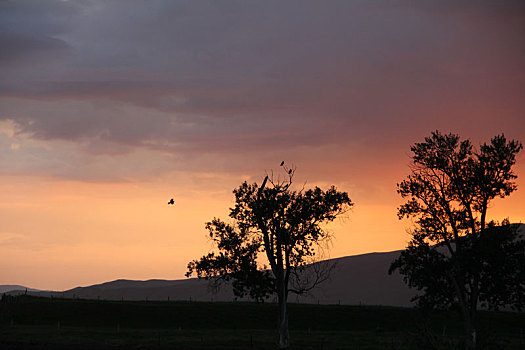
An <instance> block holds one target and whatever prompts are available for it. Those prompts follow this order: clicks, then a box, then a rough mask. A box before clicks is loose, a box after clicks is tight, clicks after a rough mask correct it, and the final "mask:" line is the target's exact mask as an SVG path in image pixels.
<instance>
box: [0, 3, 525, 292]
mask: <svg viewBox="0 0 525 350" xmlns="http://www.w3.org/2000/svg"><path fill="white" fill-rule="evenodd" d="M0 43H1V45H2V51H1V53H0V64H1V67H2V68H1V69H0V164H1V167H0V193H1V196H0V222H1V224H0V284H19V285H24V286H28V287H31V288H38V289H46V290H65V289H70V288H74V287H76V286H85V285H91V284H95V283H102V282H105V281H109V280H115V279H119V278H126V279H141V280H144V279H153V278H162V279H180V278H184V273H185V272H186V265H187V263H188V262H189V261H190V260H192V259H196V258H199V257H200V256H202V255H204V254H206V253H208V251H209V250H210V249H211V247H212V246H211V243H210V242H209V241H208V239H207V232H206V230H205V228H204V224H205V222H206V221H209V220H211V219H213V218H214V217H221V218H223V219H227V216H228V209H229V208H230V207H231V206H232V205H233V201H234V196H233V194H232V190H233V189H234V188H236V187H238V186H239V185H240V184H241V183H242V182H243V181H248V182H257V183H260V182H261V180H262V179H263V178H264V175H265V174H266V172H271V171H274V172H276V174H277V173H278V172H279V163H280V162H281V161H282V160H284V161H285V162H286V163H287V164H293V165H294V166H296V168H297V173H296V178H295V179H294V183H295V185H296V186H297V187H296V188H300V187H301V186H302V184H304V183H306V187H307V188H309V187H314V186H320V187H321V188H324V189H326V188H328V187H329V186H331V185H335V186H336V187H337V188H338V189H339V190H342V191H346V192H348V193H349V196H350V198H351V199H352V201H353V202H354V203H355V207H354V208H353V209H352V210H351V211H350V212H348V214H347V215H346V216H345V217H344V218H342V219H338V220H336V221H335V222H334V223H333V224H332V225H330V226H329V227H328V228H329V229H330V230H331V231H332V232H333V236H334V240H333V242H332V247H331V250H330V253H329V256H326V257H330V258H335V257H341V256H348V255H354V254H364V253H369V252H378V251H391V250H398V249H403V248H404V247H405V246H406V243H407V241H408V240H409V239H410V237H409V235H408V234H407V232H406V230H407V229H409V228H410V227H411V223H410V221H408V220H403V221H399V220H398V218H397V215H396V209H397V207H398V206H399V205H400V204H401V203H402V199H401V198H400V196H399V195H398V194H397V193H396V184H397V183H399V182H401V181H402V180H403V179H404V177H405V176H406V175H408V173H409V167H408V165H409V162H410V146H411V145H413V144H414V143H415V142H421V141H423V140H424V138H425V137H426V136H429V135H430V133H431V132H432V131H434V130H439V131H441V132H442V133H449V132H451V133H456V134H458V135H460V137H461V138H463V139H467V138H468V139H471V140H472V142H473V144H474V145H475V146H478V145H479V144H480V143H481V142H488V141H490V138H491V137H493V136H495V135H497V134H501V133H504V134H505V136H506V137H507V138H508V139H517V140H519V141H521V142H522V143H525V66H524V62H525V51H524V50H523V47H525V6H524V5H523V3H522V2H519V1H502V2H501V3H499V2H498V4H493V3H491V2H485V1H481V2H476V3H475V4H472V3H470V2H467V1H444V2H435V3H433V5H430V3H426V4H423V3H419V2H393V3H392V2H368V1H353V2H334V3H331V4H330V5H328V4H326V3H324V2H321V1H301V2H290V3H288V2H287V3H284V4H283V3H280V2H261V3H246V2H242V1H239V2H237V1H234V2H228V3H220V2H213V1H212V2H194V1H168V0H155V1H151V2H148V3H147V5H146V3H144V2H137V1H112V2H97V1H80V0H79V1H75V0H70V1H67V2H64V1H58V0H57V1H54V0H45V1H4V2H0ZM515 173H516V174H517V175H518V179H517V184H518V190H517V191H516V192H515V193H513V194H511V195H510V196H509V197H507V198H505V199H496V200H495V201H494V202H493V205H492V207H491V208H490V209H489V215H490V218H491V219H495V220H502V219H504V218H507V217H508V218H510V220H511V222H523V223H525V210H524V203H525V152H523V151H522V152H521V153H520V154H519V155H518V158H517V164H516V167H515ZM170 198H174V200H175V204H174V205H173V206H171V205H168V204H167V203H168V200H169V199H170Z"/></svg>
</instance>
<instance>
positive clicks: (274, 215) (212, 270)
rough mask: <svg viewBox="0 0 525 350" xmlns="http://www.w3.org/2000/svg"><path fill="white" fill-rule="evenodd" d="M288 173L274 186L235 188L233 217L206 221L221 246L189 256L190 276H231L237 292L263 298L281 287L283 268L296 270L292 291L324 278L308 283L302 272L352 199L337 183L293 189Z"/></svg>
mask: <svg viewBox="0 0 525 350" xmlns="http://www.w3.org/2000/svg"><path fill="white" fill-rule="evenodd" d="M287 174H289V179H288V181H286V182H285V181H275V182H274V181H273V180H272V179H269V183H270V184H271V186H265V187H263V186H262V185H261V186H258V185H257V184H256V183H254V184H248V183H247V182H244V183H243V184H242V185H241V186H239V188H237V189H235V190H234V191H233V193H234V195H235V206H234V207H233V208H231V209H230V217H231V218H232V219H233V223H226V222H224V221H222V220H220V219H217V218H215V219H213V220H212V221H210V222H208V223H206V229H207V230H208V231H209V235H210V238H211V239H212V240H213V242H214V243H215V244H216V246H217V249H218V252H211V253H209V254H208V255H206V256H204V257H202V258H201V259H200V260H194V261H192V262H190V263H189V264H188V272H187V274H186V275H187V276H190V275H191V274H193V273H195V274H196V275H197V276H198V277H206V278H217V279H220V280H226V281H231V282H232V284H233V288H234V293H235V295H236V296H238V297H243V296H245V295H249V296H250V297H251V298H253V299H256V300H259V301H261V300H264V298H267V297H268V296H269V295H271V294H273V293H275V292H276V291H277V283H276V278H277V277H279V276H278V275H279V274H280V273H283V274H285V276H284V277H285V278H286V281H288V278H289V276H291V278H292V279H293V281H292V285H293V286H295V287H296V288H293V289H290V290H289V291H290V292H294V293H297V294H302V293H305V292H307V291H308V290H310V289H311V288H312V287H313V286H314V285H316V284H318V283H319V282H321V280H322V279H323V278H324V277H323V276H317V277H318V278H313V279H312V278H310V279H308V282H309V283H308V285H306V284H303V283H301V277H303V275H304V274H301V272H303V271H304V268H305V266H306V264H307V263H309V262H311V261H312V258H313V257H314V256H315V255H316V252H317V249H316V248H317V247H318V245H319V244H320V243H321V242H323V241H326V240H328V239H329V237H330V235H329V232H327V231H326V230H325V229H324V228H323V224H324V223H327V222H330V221H333V220H334V219H335V218H336V217H337V216H338V215H340V214H343V213H344V212H345V211H346V210H348V208H349V207H351V206H352V205H353V203H352V202H351V200H350V198H349V197H348V194H347V193H345V192H340V191H338V190H337V189H336V188H335V187H331V188H330V189H328V190H326V191H323V190H321V189H320V188H319V187H315V188H314V189H308V190H306V191H305V190H300V191H294V190H291V189H290V185H291V184H292V178H293V174H294V172H293V171H291V170H288V169H287ZM263 262H265V263H266V264H269V265H270V266H269V267H268V266H267V265H266V264H264V263H263ZM303 279H304V278H303Z"/></svg>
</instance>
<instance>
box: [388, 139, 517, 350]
mask: <svg viewBox="0 0 525 350" xmlns="http://www.w3.org/2000/svg"><path fill="white" fill-rule="evenodd" d="M521 149H522V145H521V143H520V142H517V141H514V140H511V141H507V139H506V138H505V137H504V136H503V135H500V136H496V137H494V138H493V139H492V140H491V141H490V143H488V144H487V143H484V144H482V145H481V146H480V148H479V150H475V149H474V148H473V146H472V144H471V142H470V141H469V140H464V141H461V140H460V138H459V136H457V135H454V134H447V135H443V134H441V133H439V132H438V131H436V132H433V133H432V135H431V136H430V137H427V138H425V142H422V143H416V144H415V145H414V146H412V147H411V150H412V153H413V154H412V164H411V170H412V174H411V175H409V176H408V177H407V179H406V180H404V181H403V182H401V183H400V184H398V190H397V191H398V193H399V194H400V195H401V196H402V197H403V198H407V202H406V203H405V204H403V205H401V206H400V207H399V208H398V216H399V218H400V219H403V218H413V219H414V220H415V221H414V223H415V229H414V230H413V232H412V240H411V242H410V243H409V245H408V247H407V249H406V250H405V251H404V252H402V253H401V255H400V257H399V258H398V259H397V260H396V261H394V262H393V263H392V265H391V267H390V273H391V272H392V271H394V270H396V269H399V271H400V273H401V274H402V275H404V279H405V282H407V283H408V284H409V286H411V287H415V288H417V289H418V290H420V291H422V292H423V293H422V295H419V296H417V297H416V298H415V300H417V301H418V303H419V304H420V305H426V306H430V307H451V306H453V307H458V308H459V309H460V310H461V314H462V316H463V320H464V325H465V336H466V339H465V344H466V345H465V346H466V348H467V349H474V348H476V327H477V309H478V306H479V305H482V306H485V307H489V308H498V307H501V306H503V305H510V306H512V307H514V308H517V309H519V308H521V307H523V306H524V305H525V304H524V302H525V299H524V298H525V297H524V295H525V264H524V263H523V262H524V261H525V241H523V240H520V239H518V237H517V225H510V224H509V222H508V220H504V222H503V223H502V224H501V225H498V224H497V223H495V222H492V221H491V222H487V210H488V208H489V205H490V203H491V201H492V200H493V199H495V198H497V197H501V198H503V197H506V196H508V195H509V194H511V193H512V192H513V191H514V190H516V188H517V187H516V184H515V183H514V182H513V180H514V179H516V175H515V174H514V173H513V171H512V167H513V165H514V164H515V161H516V154H517V153H518V152H519V151H520V150H521Z"/></svg>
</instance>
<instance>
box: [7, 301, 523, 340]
mask: <svg viewBox="0 0 525 350" xmlns="http://www.w3.org/2000/svg"><path fill="white" fill-rule="evenodd" d="M276 314H277V305H275V304H267V303H266V304H256V303H246V302H232V303H203V302H193V303H190V302H126V301H124V302H115V301H96V300H70V299H47V298H36V297H30V296H20V297H9V298H4V299H3V300H2V302H1V303H0V349H35V350H36V349H93V348H96V349H273V348H274V345H273V344H274V336H275V331H274V326H275V323H276ZM289 322H290V333H291V345H292V346H291V348H292V349H323V350H328V349H422V348H429V349H430V348H432V346H433V347H434V348H437V349H449V348H454V347H457V346H458V344H459V343H460V337H461V334H462V329H461V320H460V319H459V317H458V316H457V315H456V313H454V312H444V311H440V312H436V311H434V312H432V313H430V314H427V315H425V314H423V312H421V311H419V310H416V309H410V308H394V307H380V306H375V307H374V306H343V305H340V306H339V305H309V304H291V305H290V321H289ZM524 328H525V315H524V314H523V313H509V312H482V313H481V321H480V332H479V333H480V338H482V339H483V342H484V344H486V348H487V349H525V339H523V337H524V335H523V331H524Z"/></svg>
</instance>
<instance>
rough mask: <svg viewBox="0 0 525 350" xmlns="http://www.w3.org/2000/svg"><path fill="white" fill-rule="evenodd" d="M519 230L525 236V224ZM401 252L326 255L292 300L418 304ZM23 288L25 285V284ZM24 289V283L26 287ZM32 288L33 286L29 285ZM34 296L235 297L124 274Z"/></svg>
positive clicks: (198, 285)
mask: <svg viewBox="0 0 525 350" xmlns="http://www.w3.org/2000/svg"><path fill="white" fill-rule="evenodd" d="M519 231H520V234H521V236H522V238H523V237H525V225H524V224H521V225H520V228H519ZM400 252H401V251H400V250H399V251H393V252H384V253H369V254H362V255H354V256H347V257H342V258H337V259H331V260H327V261H328V262H329V263H330V262H335V263H336V267H335V268H334V270H333V272H332V274H331V278H330V280H328V281H326V282H325V283H323V284H322V285H321V286H320V287H319V288H317V289H315V290H313V291H312V292H311V293H310V294H309V295H307V296H302V297H296V296H295V295H294V294H290V296H289V301H290V302H292V303H293V302H301V303H319V304H339V303H340V304H346V305H359V304H362V305H385V306H413V303H412V302H411V301H410V299H411V298H412V297H413V296H414V295H415V294H416V291H415V290H411V289H409V288H408V287H407V286H406V284H405V283H404V282H403V279H402V277H401V276H400V275H399V274H398V273H394V274H392V275H388V268H389V266H390V263H391V262H392V261H393V260H394V259H396V258H397V257H398V256H399V254H400ZM20 287H21V286H20ZM21 290H23V291H25V287H22V289H21ZM28 291H31V290H30V289H28ZM30 294H33V295H41V296H53V297H65V298H83V299H104V300H168V299H169V300H193V301H232V300H234V295H233V293H232V290H231V286H229V285H224V286H223V287H222V288H220V289H219V290H218V291H213V290H212V288H211V287H210V285H209V282H208V281H206V280H198V279H196V278H190V279H181V280H159V279H154V280H147V281H134V280H124V279H119V280H116V281H112V282H105V283H101V284H96V285H92V286H88V287H77V288H73V289H70V290H67V291H63V292H31V293H30Z"/></svg>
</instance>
